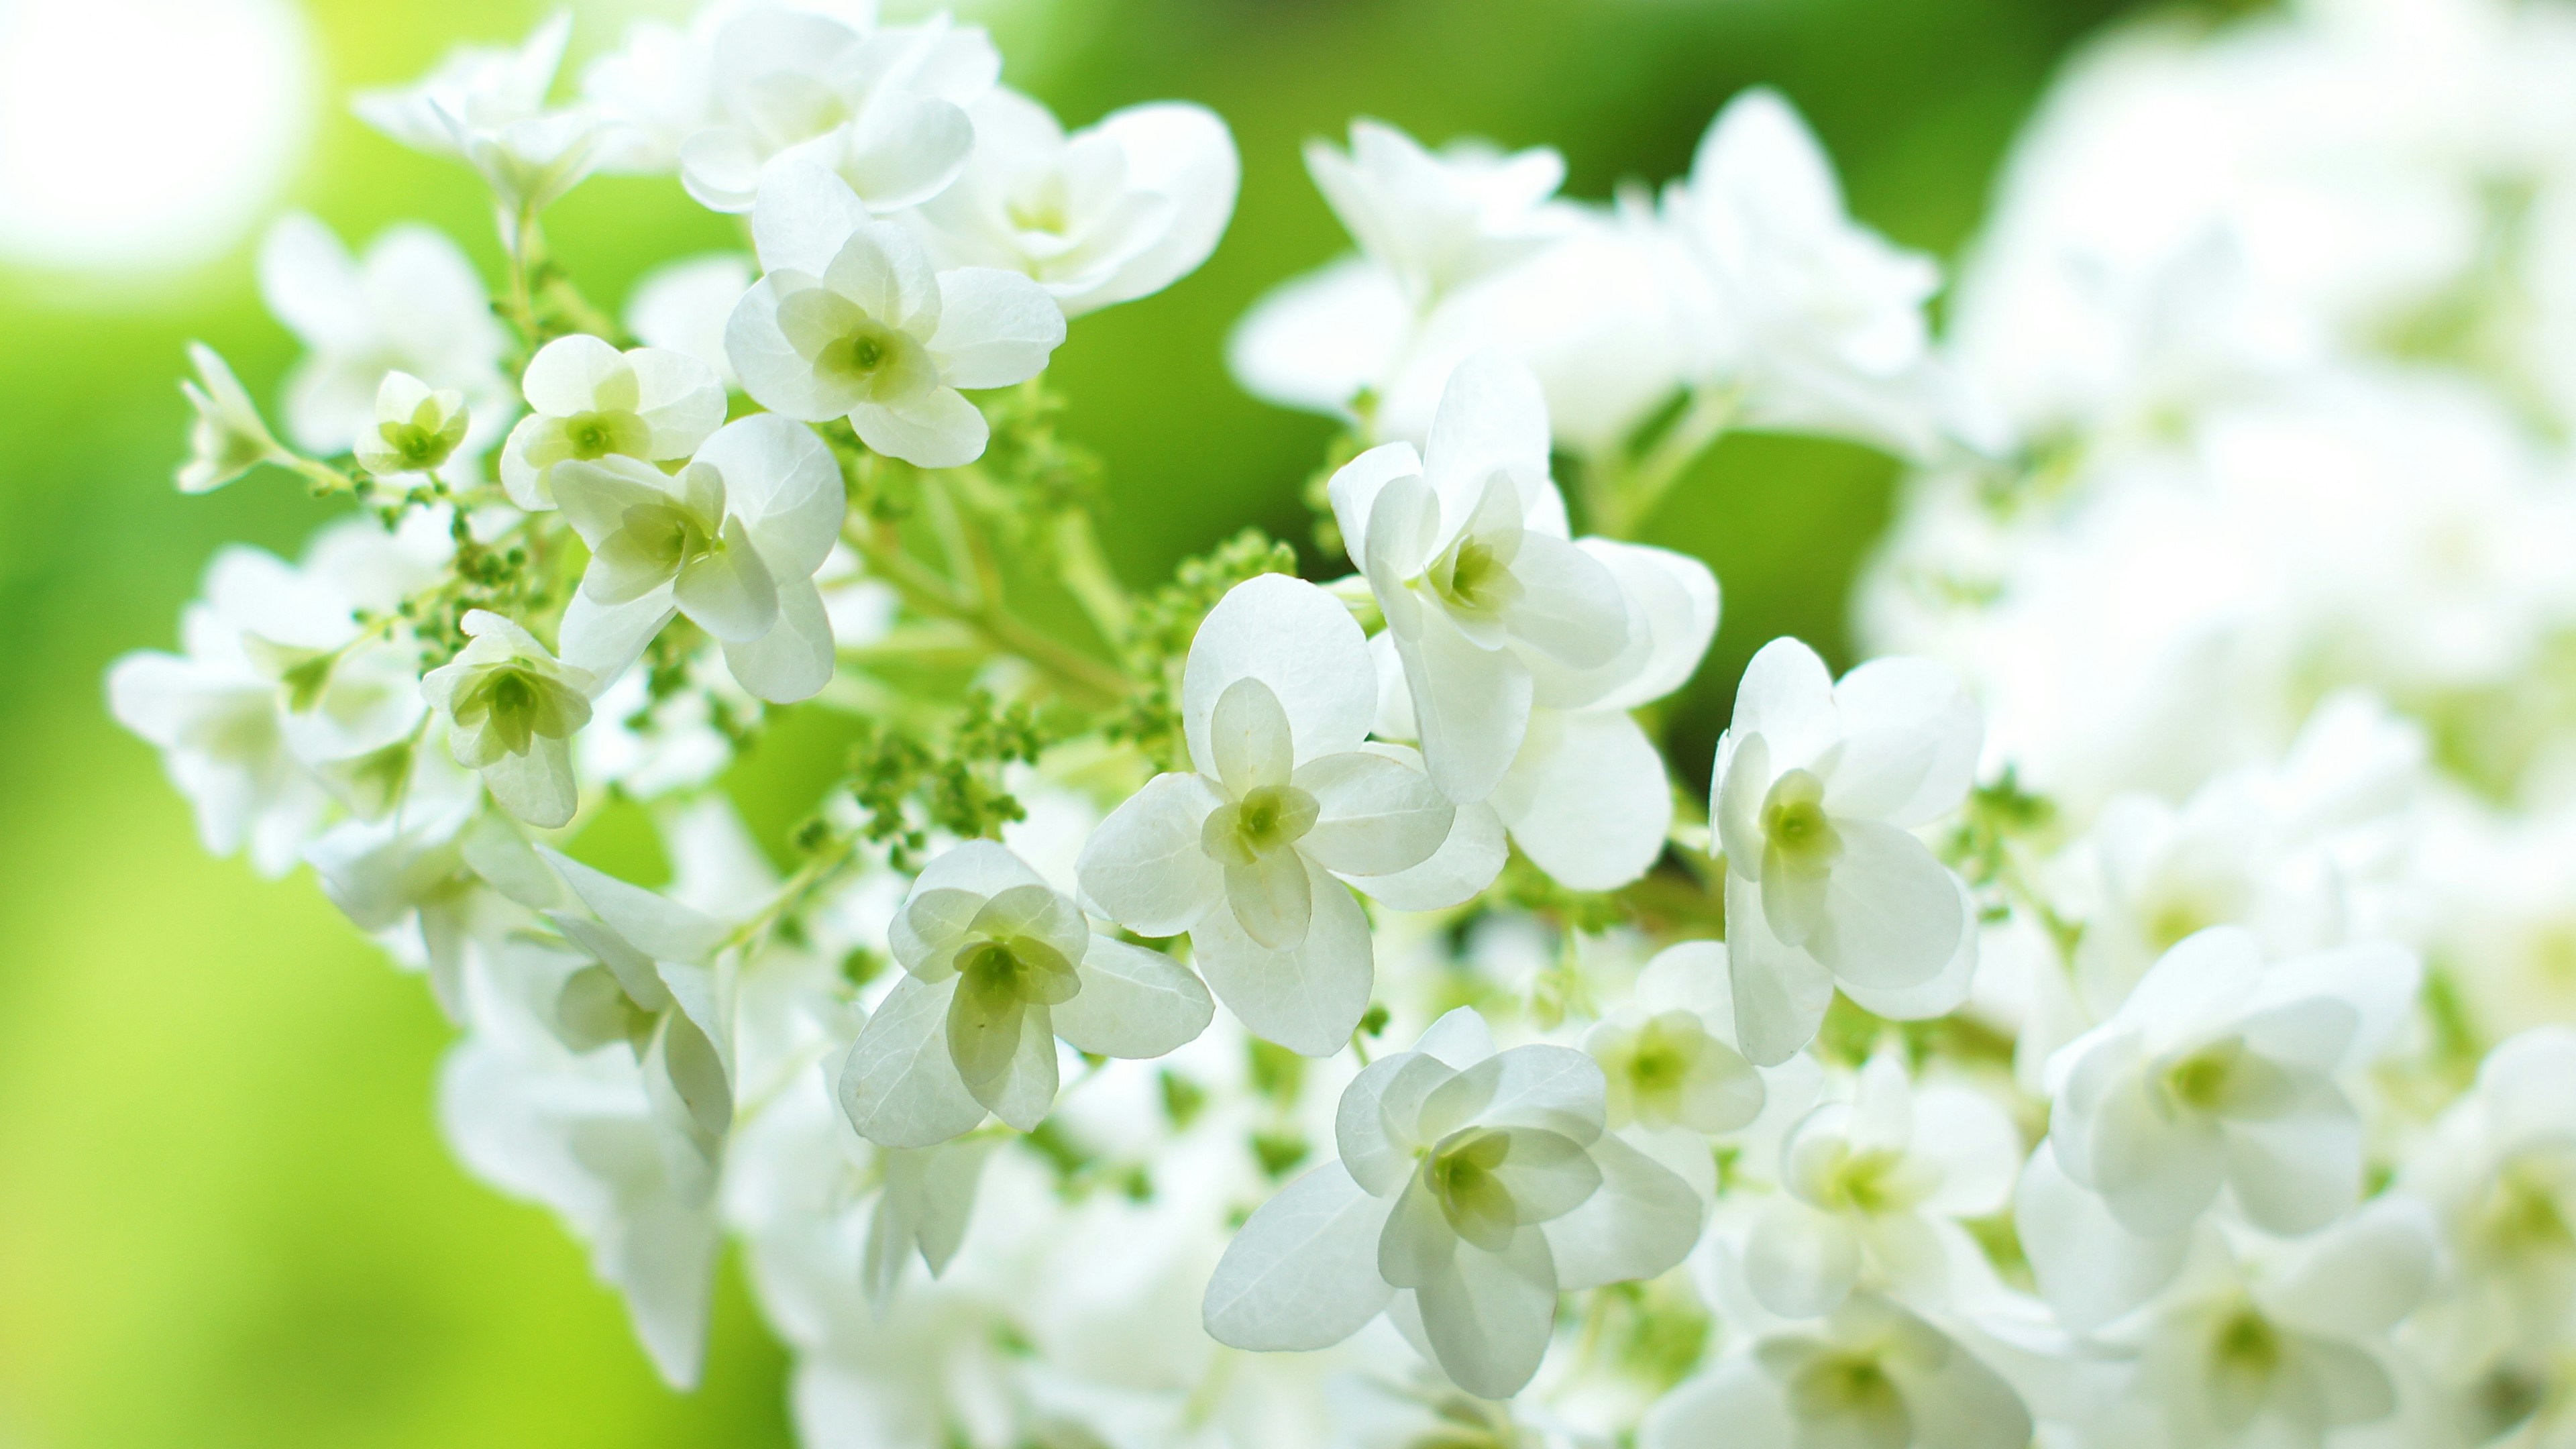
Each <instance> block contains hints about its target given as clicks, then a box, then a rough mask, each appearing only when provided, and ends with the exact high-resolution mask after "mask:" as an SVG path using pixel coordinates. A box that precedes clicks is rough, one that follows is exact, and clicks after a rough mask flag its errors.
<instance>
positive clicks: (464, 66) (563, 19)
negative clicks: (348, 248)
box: [349, 11, 614, 235]
mask: <svg viewBox="0 0 2576 1449" xmlns="http://www.w3.org/2000/svg"><path fill="white" fill-rule="evenodd" d="M571 38H572V12H570V11H559V12H557V13H556V14H555V15H554V17H553V18H552V19H549V20H547V21H546V22H545V23H544V24H542V25H540V26H538V27H537V28H536V29H535V30H534V31H532V32H530V33H529V35H528V38H527V39H526V40H525V41H522V42H521V43H520V44H519V46H518V48H517V49H515V50H509V49H501V48H497V47H493V46H482V45H461V46H458V47H457V48H456V49H454V50H452V51H449V52H448V55H447V58H446V59H445V60H443V61H441V62H439V65H438V68H437V69H436V70H434V71H431V72H430V73H429V74H428V75H427V76H425V77H423V78H422V79H421V80H420V81H419V82H418V83H417V84H414V85H411V86H408V87H404V88H400V89H393V90H371V91H361V92H359V93H358V94H357V95H356V96H355V97H353V98H352V99H351V100H350V102H349V109H351V110H353V111H355V112H357V114H358V119H360V120H362V121H365V122H366V123H367V124H368V125H370V126H373V127H375V128H376V129H377V130H379V131H382V132H384V133H385V134H386V135H387V136H390V137H392V138H393V139H394V140H396V141H399V142H401V143H402V144H404V145H406V146H409V147H411V148H412V149H413V150H416V151H427V152H429V153H431V154H432V155H443V156H454V157H456V158H458V159H460V160H462V161H464V162H466V163H467V164H469V165H471V166H473V168H474V169H475V170H477V171H480V172H482V173H483V179H484V180H485V181H486V182H489V183H490V184H491V187H492V191H493V193H494V195H495V196H497V197H498V198H499V199H500V203H501V210H502V214H503V216H504V217H505V218H515V217H523V216H530V215H533V214H535V213H537V212H540V211H543V210H545V209H546V208H547V207H548V206H551V205H553V204H554V202H555V201H556V199H557V198H559V197H561V196H562V195H563V194H564V193H565V192H567V191H570V190H571V189H572V188H573V187H575V186H576V185H579V184H580V182H581V180H582V178H583V177H585V176H588V175H589V174H590V173H591V170H592V168H593V167H595V166H596V165H597V164H598V162H599V151H600V146H601V143H602V141H603V139H604V137H603V134H602V133H603V132H604V131H605V130H607V129H608V128H609V127H611V126H612V125H613V124H614V122H613V121H611V120H610V118H609V117H608V116H606V115H604V114H602V113H601V112H599V111H597V110H595V109H592V108H590V107H585V106H576V107H571V108H568V109H564V110H548V109H547V108H546V92H547V91H548V90H550V89H552V88H553V86H554V83H555V68H556V67H557V66H559V65H561V64H562V63H563V52H564V43H565V42H566V41H567V40H570V39H571ZM508 230H509V229H508V228H507V227H506V226H505V227H504V234H505V235H507V234H508Z"/></svg>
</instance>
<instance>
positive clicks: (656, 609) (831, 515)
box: [554, 414, 846, 703]
mask: <svg viewBox="0 0 2576 1449" xmlns="http://www.w3.org/2000/svg"><path fill="white" fill-rule="evenodd" d="M554 478H555V494H556V498H557V500H558V501H559V502H560V503H561V504H562V506H563V510H564V516H565V518H566V519H567V520H568V521H570V522H571V524H572V526H573V528H574V530H575V531H577V532H578V533H580V534H581V537H582V541H583V542H585V543H587V544H589V545H590V550H591V555H590V564H589V567H588V568H587V570H585V571H584V573H583V574H582V580H581V593H580V595H579V596H578V597H577V598H576V599H575V600H574V602H573V603H572V605H571V606H570V607H569V608H567V609H566V610H565V613H564V627H563V640H564V655H565V657H566V658H567V659H568V660H570V661H572V662H573V663H575V664H578V665H580V666H581V667H582V668H584V669H587V670H590V671H591V672H593V673H595V674H597V675H599V676H600V677H602V678H613V677H615V676H616V675H618V674H620V673H622V672H623V671H624V670H625V668H626V666H627V665H628V664H630V663H632V662H634V659H635V656H636V655H637V654H638V653H639V652H641V651H642V649H643V647H644V646H645V645H646V644H647V643H649V642H650V641H651V640H652V638H653V636H654V635H655V634H658V633H660V632H661V630H662V626H663V625H664V624H665V623H668V622H669V621H670V618H671V616H672V615H673V614H674V613H680V614H686V615H687V616H688V617H689V618H690V620H691V621H692V622H694V623H696V624H697V625H698V626H699V627H700V628H703V629H705V630H706V631H707V633H708V634H710V635H712V636H714V637H715V638H716V639H717V640H718V641H719V642H720V643H722V645H723V646H724V655H725V667H726V668H727V669H729V670H731V671H732V673H733V677H734V679H735V680H736V681H737V682H739V683H740V684H741V685H742V687H743V688H745V689H747V690H749V691H751V692H752V693H753V694H755V695H757V696H759V697H760V698H762V699H766V700H772V701H776V702H780V703H786V702H791V701H794V700H799V699H806V698H810V697H811V696H812V695H813V694H814V693H815V692H816V691H818V690H820V689H821V688H822V687H823V686H824V684H825V683H827V682H829V681H830V679H831V677H832V657H833V656H832V647H833V646H832V625H831V621H830V620H829V619H828V618H827V617H826V616H825V614H824V612H823V596H822V593H821V591H820V590H818V589H817V588H816V587H815V585H814V574H815V572H816V571H817V570H819V569H821V568H822V567H823V562H824V560H825V559H827V558H829V557H831V554H832V545H833V543H834V542H835V541H837V540H838V539H839V538H840V536H841V516H842V514H843V512H844V510H845V507H846V505H845V503H844V501H843V498H842V492H841V469H840V465H839V464H838V463H837V462H835V461H834V460H833V457H832V450H831V449H830V448H829V447H827V446H826V445H825V444H824V443H823V441H822V439H820V438H817V437H815V436H814V433H813V430H812V429H810V428H806V427H802V426H799V425H798V424H795V423H791V422H789V421H787V420H786V419H785V418H781V417H775V416H771V415H766V414H756V415H754V416H751V417H747V418H743V419H741V420H740V421H738V422H733V423H728V424H726V425H725V426H724V427H723V428H721V429H719V430H718V431H717V433H716V435H715V436H714V437H712V438H709V439H707V442H706V446H705V447H702V448H700V449H698V453H697V456H696V457H694V458H692V459H690V460H689V463H688V465H687V466H686V467H684V468H682V469H680V470H679V471H678V472H677V473H665V472H663V471H662V470H661V469H659V468H656V467H653V466H652V465H651V464H649V463H643V462H639V461H637V460H635V459H633V458H628V457H618V456H611V457H606V458H602V459H601V460H600V461H598V462H595V463H593V462H583V461H579V460H572V461H567V462H564V463H560V464H557V465H556V467H555V470H554Z"/></svg>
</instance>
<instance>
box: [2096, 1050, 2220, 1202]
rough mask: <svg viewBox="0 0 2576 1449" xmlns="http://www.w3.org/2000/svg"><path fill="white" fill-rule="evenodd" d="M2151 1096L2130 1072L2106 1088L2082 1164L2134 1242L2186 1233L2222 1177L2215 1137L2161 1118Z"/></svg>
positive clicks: (2197, 1122) (2198, 1125)
mask: <svg viewBox="0 0 2576 1449" xmlns="http://www.w3.org/2000/svg"><path fill="white" fill-rule="evenodd" d="M2153 1091H2154V1089H2153V1088H2152V1087H2150V1086H2149V1085H2148V1083H2147V1081H2146V1074H2145V1073H2144V1072H2143V1071H2137V1070H2133V1071H2129V1072H2125V1073H2122V1074H2121V1075H2120V1076H2119V1077H2118V1078H2117V1079H2116V1080H2115V1081H2114V1082H2113V1083H2112V1084H2111V1085H2110V1087H2109V1089H2108V1090H2107V1091H2105V1092H2104V1093H2103V1094H2102V1096H2101V1098H2100V1101H2099V1103H2098V1105H2097V1106H2096V1109H2095V1113H2094V1119H2093V1124H2092V1133H2091V1137H2090V1139H2089V1140H2088V1142H2087V1143H2086V1152H2085V1158H2086V1161H2085V1164H2084V1165H2085V1166H2086V1167H2087V1168H2088V1169H2089V1170H2090V1172H2091V1174H2092V1187H2093V1189H2094V1190H2095V1191H2096V1192H2099V1193H2101V1194H2102V1199H2103V1201H2104V1202H2105V1203H2107V1204H2109V1205H2110V1209H2111V1214H2112V1216H2114V1217H2116V1218H2118V1219H2119V1220H2120V1221H2121V1223H2123V1224H2124V1225H2126V1226H2127V1227H2128V1229H2129V1231H2131V1232H2133V1233H2136V1234H2138V1235H2139V1236H2141V1237H2162V1236H2165V1235H2167V1234H2171V1233H2178V1232H2181V1231H2182V1230H2183V1229H2185V1228H2187V1227H2189V1226H2190V1225H2191V1223H2192V1220H2193V1219H2194V1218H2197V1217H2198V1216H2200V1214H2201V1213H2202V1212H2203V1211H2205V1210H2207V1208H2208V1207H2209V1204H2210V1201H2211V1199H2213V1198H2215V1197H2217V1195H2218V1186H2219V1183H2220V1182H2221V1181H2222V1180H2223V1179H2224V1177H2225V1176H2226V1173H2227V1147H2226V1144H2225V1143H2224V1142H2222V1140H2221V1139H2220V1136H2219V1133H2218V1130H2217V1129H2216V1128H2215V1127H2213V1126H2212V1125H2210V1123H2209V1122H2208V1121H2207V1120H2206V1119H2203V1118H2200V1117H2198V1116H2196V1115H2195V1116H2187V1117H2176V1116H2174V1115H2172V1114H2169V1113H2167V1112H2166V1111H2165V1110H2164V1109H2163V1107H2162V1106H2161V1105H2160V1104H2159V1103H2157V1102H2156V1101H2155V1100H2154V1099H2153V1097H2152V1095H2151V1094H2152V1092H2153ZM2061 1100H2065V1099H2061Z"/></svg>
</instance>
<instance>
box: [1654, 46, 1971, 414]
mask: <svg viewBox="0 0 2576 1449" xmlns="http://www.w3.org/2000/svg"><path fill="white" fill-rule="evenodd" d="M1662 219H1663V221H1664V224H1665V226H1666V228H1667V230H1668V231H1669V233H1670V234H1671V236H1672V238H1673V241H1674V251H1675V252H1677V253H1678V256H1679V261H1680V264H1679V265H1678V266H1676V267H1675V268H1674V269H1673V270H1674V273H1675V275H1674V277H1673V279H1672V295H1673V299H1674V303H1675V305H1676V307H1677V308H1678V310H1679V314H1680V315H1681V317H1682V318H1684V319H1685V321H1686V326H1685V327H1684V329H1683V335H1684V336H1685V337H1686V338H1687V339H1688V342H1689V344H1690V345H1691V346H1692V347H1693V348H1694V349H1695V350H1696V351H1697V353H1698V357H1697V360H1696V369H1697V371H1698V374H1699V377H1698V383H1697V385H1698V386H1700V387H1703V388H1713V389H1719V390H1723V391H1726V392H1729V393H1731V394H1732V395H1733V396H1734V397H1735V399H1736V407H1737V408H1738V410H1739V412H1740V415H1741V416H1743V417H1745V418H1746V419H1747V420H1749V421H1753V422H1758V423H1762V424H1766V425H1772V426H1780V427H1789V428H1798V429H1809V430H1814V431H1818V432H1827V433H1846V434H1851V435H1854V436H1857V437H1860V438H1863V439H1866V440H1871V441H1877V442H1883V443H1886V444H1888V445H1889V446H1892V447H1895V448H1898V449H1901V450H1905V451H1909V452H1922V451H1924V450H1927V449H1928V448H1930V447H1931V445H1932V444H1933V442H1934V441H1935V440H1936V439H1937V438H1938V436H1939V431H1940V428H1941V426H1942V424H1943V423H1944V422H1945V421H1947V420H1946V418H1945V417H1944V416H1943V404H1944V399H1943V398H1942V396H1941V395H1940V392H1939V384H1938V381H1937V377H1936V375H1935V373H1934V371H1933V366H1932V361H1931V329H1930V327H1929V326H1928V324H1927V323H1926V322H1925V319H1924V313H1923V308H1924V304H1925V303H1926V302H1928V301H1930V300H1931V297H1932V294H1933V293H1934V292H1936V291H1938V290H1939V289H1940V286H1941V270H1940V268H1939V267H1938V266H1937V265H1936V264H1935V263H1934V262H1933V261H1932V259H1931V258H1929V257H1926V256H1923V255H1921V254H1919V253H1915V252H1908V251H1901V250H1899V249H1898V248H1897V247H1895V246H1893V245H1891V244H1890V243H1889V242H1888V241H1887V240H1886V239H1884V238H1882V237H1880V236H1879V235H1878V234H1877V233H1875V232H1873V231H1870V230H1868V229H1866V228H1864V227H1862V226H1859V225H1857V224H1855V223H1854V222H1853V221H1852V220H1851V219H1850V217H1849V216H1848V215H1846V214H1845V212H1844V210H1843V196H1842V186H1841V184H1840V183H1839V182H1837V181H1836V180H1835V179H1834V170H1833V162H1832V161H1831V160H1830V159H1829V158H1828V157H1827V156H1826V155H1825V152H1824V148H1823V147H1822V146H1820V145H1818V144H1817V143H1816V138H1815V136H1814V135H1813V134H1812V133H1811V132H1809V131H1808V129H1807V126H1806V122H1804V121H1803V120H1801V119H1800V118H1799V116H1798V113H1797V112H1796V111H1795V110H1794V109H1792V108H1791V107H1790V105H1789V103H1788V102H1787V101H1786V100H1783V99H1782V98H1781V97H1780V95H1779V93H1778V92H1776V91H1772V90H1767V89H1754V90H1749V91H1746V92H1744V93H1743V94H1742V95H1739V96H1737V97H1736V98H1735V99H1734V100H1732V101H1730V102H1728V103H1727V106H1726V109H1725V110H1723V111H1721V112H1719V113H1718V116H1717V119H1716V120H1715V121H1714V122H1713V123H1711V124H1710V126H1709V128H1708V134H1707V135H1706V136H1704V137H1703V138H1702V139H1701V141H1700V144H1699V152H1698V154H1697V155H1696V156H1695V157H1694V158H1693V159H1692V162H1691V173H1690V178H1689V179H1688V180H1687V181H1681V182H1675V183H1674V184H1673V185H1671V186H1670V187H1668V188H1666V190H1665V192H1664V198H1663V211H1662Z"/></svg>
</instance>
